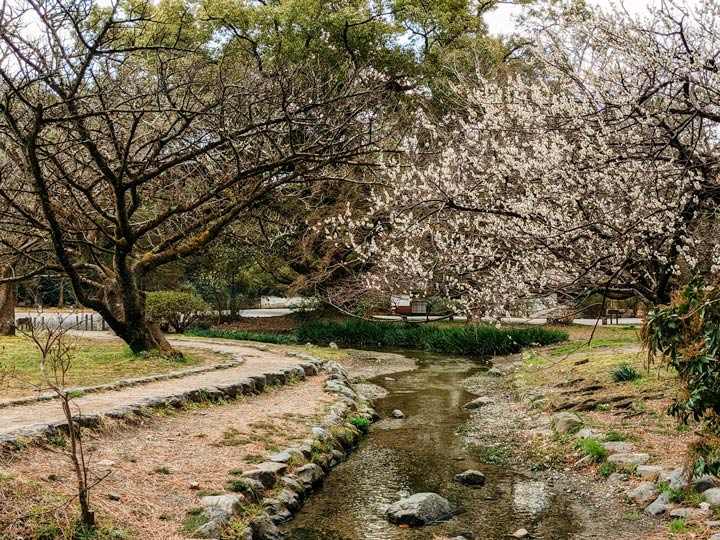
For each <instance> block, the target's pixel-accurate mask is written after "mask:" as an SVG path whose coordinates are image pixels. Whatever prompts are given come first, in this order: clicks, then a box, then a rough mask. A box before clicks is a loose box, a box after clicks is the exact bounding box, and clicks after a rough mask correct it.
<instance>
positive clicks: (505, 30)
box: [485, 0, 698, 35]
mask: <svg viewBox="0 0 720 540" xmlns="http://www.w3.org/2000/svg"><path fill="white" fill-rule="evenodd" d="M660 1H661V0H624V1H623V5H624V7H625V9H626V10H627V11H628V12H630V13H645V12H646V11H647V9H648V7H657V6H658V5H659V3H660ZM587 3H588V4H590V5H592V6H597V7H600V8H608V7H610V6H611V5H619V3H618V1H617V0H587ZM687 3H688V5H690V6H692V5H693V4H697V3H698V0H687ZM527 7H528V6H527V5H524V6H518V5H511V4H500V5H499V6H498V7H497V8H495V9H494V10H492V11H491V12H489V13H486V14H485V21H486V22H487V24H488V27H489V29H490V33H491V34H496V35H499V34H510V33H512V32H513V31H514V30H515V26H516V25H515V17H517V15H518V14H519V13H522V11H523V9H527Z"/></svg>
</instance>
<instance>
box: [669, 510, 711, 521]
mask: <svg viewBox="0 0 720 540" xmlns="http://www.w3.org/2000/svg"><path fill="white" fill-rule="evenodd" d="M669 515H670V517H673V518H683V519H701V518H704V517H705V516H707V512H703V511H702V510H701V509H699V508H675V509H673V510H670V514H669Z"/></svg>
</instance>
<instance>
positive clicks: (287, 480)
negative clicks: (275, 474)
mask: <svg viewBox="0 0 720 540" xmlns="http://www.w3.org/2000/svg"><path fill="white" fill-rule="evenodd" d="M280 482H281V483H282V485H283V486H285V487H286V488H287V489H289V490H290V491H292V492H293V493H295V494H296V495H297V496H298V498H300V499H302V498H303V497H304V496H305V492H306V491H307V489H306V488H305V486H303V485H302V484H301V483H300V481H299V480H298V477H297V476H295V475H294V474H286V475H285V476H283V477H282V478H281V479H280Z"/></svg>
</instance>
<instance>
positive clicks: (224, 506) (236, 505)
mask: <svg viewBox="0 0 720 540" xmlns="http://www.w3.org/2000/svg"><path fill="white" fill-rule="evenodd" d="M243 502H244V500H243V498H242V497H240V496H239V495H210V496H207V497H202V498H201V499H200V504H202V505H203V506H205V507H210V506H213V507H215V508H219V509H220V510H223V511H224V512H227V513H228V514H230V515H235V514H238V513H239V512H240V510H241V509H242V503H243Z"/></svg>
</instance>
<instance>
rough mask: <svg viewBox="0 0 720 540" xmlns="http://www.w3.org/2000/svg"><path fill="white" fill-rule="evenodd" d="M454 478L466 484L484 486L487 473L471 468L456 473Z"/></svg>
mask: <svg viewBox="0 0 720 540" xmlns="http://www.w3.org/2000/svg"><path fill="white" fill-rule="evenodd" d="M454 480H455V481H456V482H458V483H460V484H464V485H466V486H482V485H483V484H484V483H485V475H484V474H483V473H481V472H480V471H475V470H472V469H469V470H467V471H464V472H461V473H458V474H456V475H455V476H454Z"/></svg>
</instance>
